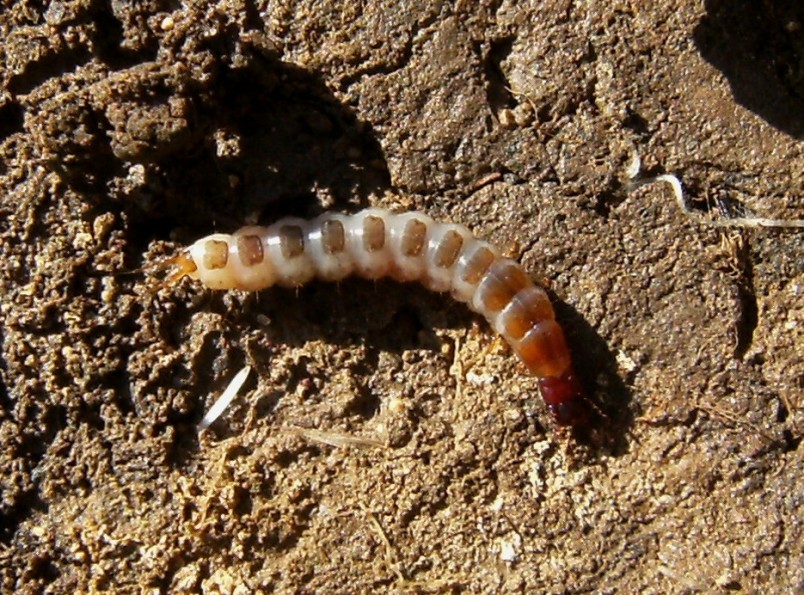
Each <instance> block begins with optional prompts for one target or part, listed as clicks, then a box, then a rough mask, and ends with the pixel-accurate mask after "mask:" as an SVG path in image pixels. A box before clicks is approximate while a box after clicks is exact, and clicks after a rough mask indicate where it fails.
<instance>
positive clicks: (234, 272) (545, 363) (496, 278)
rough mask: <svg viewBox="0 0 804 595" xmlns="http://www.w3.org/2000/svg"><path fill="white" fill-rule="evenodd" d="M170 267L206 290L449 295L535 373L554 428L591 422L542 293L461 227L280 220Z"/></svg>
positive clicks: (196, 247)
mask: <svg viewBox="0 0 804 595" xmlns="http://www.w3.org/2000/svg"><path fill="white" fill-rule="evenodd" d="M171 264H173V265H175V266H176V267H177V271H176V273H175V274H174V275H173V276H172V277H171V278H170V280H169V282H171V281H175V280H178V279H180V278H181V277H184V276H187V277H190V278H192V279H196V280H198V281H200V282H201V283H203V284H204V285H206V286H207V287H210V288H212V289H241V290H246V291H255V290H258V289H264V288H267V287H271V286H272V285H280V286H284V287H298V286H300V285H303V284H304V283H307V282H308V281H310V280H311V279H313V278H318V279H322V280H326V281H339V280H341V279H343V278H344V277H347V276H348V275H351V274H356V275H359V276H361V277H364V278H366V279H378V278H380V277H386V276H389V277H392V278H393V279H396V280H398V281H419V282H421V283H422V284H424V286H425V287H428V288H429V289H431V290H433V291H442V292H443V291H449V292H451V293H452V296H453V297H454V298H455V299H456V300H458V301H461V302H464V303H466V304H468V306H469V308H471V309H472V310H474V311H475V312H478V313H480V314H482V315H483V316H485V317H486V319H487V320H488V321H489V324H491V326H492V327H493V328H494V329H496V330H497V331H498V332H499V333H500V334H501V335H502V336H503V337H504V338H505V340H506V341H507V342H508V343H509V344H510V345H511V347H512V348H513V350H514V352H516V354H517V355H518V356H519V358H520V359H521V360H522V362H523V363H524V364H525V366H526V367H527V368H528V369H529V370H530V371H531V372H533V373H534V374H535V375H536V376H537V377H538V379H539V388H540V390H541V393H542V397H543V398H544V400H545V402H546V404H547V407H548V408H549V410H550V412H551V413H552V415H553V417H554V419H555V420H556V422H557V423H558V424H559V425H573V426H577V425H582V424H584V423H586V421H587V419H588V406H587V402H586V400H585V399H584V397H583V394H582V390H581V386H580V383H579V382H578V380H577V378H576V376H575V373H574V371H573V369H572V364H571V362H570V354H569V351H568V350H567V344H566V341H565V339H564V333H563V331H562V330H561V327H559V325H558V323H557V322H556V320H555V313H554V312H553V307H552V305H551V304H550V300H549V298H548V297H547V294H546V293H545V291H544V289H542V288H541V287H539V286H537V285H535V284H534V283H533V282H532V281H531V279H530V278H529V277H528V275H527V273H526V272H525V270H524V269H523V268H522V267H521V266H520V265H519V263H517V262H516V261H514V260H511V259H509V258H504V257H502V256H501V255H500V252H499V250H497V249H496V248H495V247H494V246H492V245H491V244H489V243H488V242H485V241H483V240H479V239H477V238H475V237H474V236H473V235H472V234H471V233H470V232H469V230H467V229H466V228H465V227H463V226H461V225H455V224H451V223H436V222H435V221H433V220H432V219H431V218H430V217H428V216H427V215H424V214H423V213H419V212H410V213H404V214H393V213H390V212H388V211H386V210H383V209H365V210H363V211H360V212H359V213H356V214H354V215H343V214H337V213H325V214H323V215H321V216H320V217H318V218H317V219H314V220H312V221H304V220H302V219H296V218H286V219H281V220H279V221H277V222H276V223H274V224H273V225H271V226H269V227H258V226H248V227H244V228H242V229H239V230H238V231H236V232H235V233H233V234H213V235H210V236H207V237H205V238H201V239H200V240H198V241H196V242H195V243H194V244H193V245H191V246H190V247H189V248H187V249H185V250H184V251H183V252H182V253H181V254H179V255H178V256H176V257H175V258H174V259H172V261H171Z"/></svg>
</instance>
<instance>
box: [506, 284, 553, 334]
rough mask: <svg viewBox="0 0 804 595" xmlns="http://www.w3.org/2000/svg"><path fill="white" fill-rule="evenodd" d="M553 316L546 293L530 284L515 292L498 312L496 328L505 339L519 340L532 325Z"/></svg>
mask: <svg viewBox="0 0 804 595" xmlns="http://www.w3.org/2000/svg"><path fill="white" fill-rule="evenodd" d="M553 318H555V313H554V312H553V306H552V304H551V303H550V298H548V297H547V293H545V291H544V290H543V289H542V288H541V287H536V286H535V285H534V286H531V287H527V288H525V289H523V290H522V291H520V292H519V293H517V294H516V295H515V296H514V297H513V299H512V300H511V301H510V302H509V303H508V305H507V306H506V307H505V308H504V309H503V311H502V312H500V314H499V318H498V319H497V328H499V329H500V331H501V333H502V334H503V335H504V336H505V337H506V339H509V340H511V339H513V340H519V339H521V338H522V337H523V336H524V335H525V333H527V332H528V331H529V330H530V329H532V328H533V327H534V326H536V325H537V324H539V323H540V322H543V321H545V320H552V319H553Z"/></svg>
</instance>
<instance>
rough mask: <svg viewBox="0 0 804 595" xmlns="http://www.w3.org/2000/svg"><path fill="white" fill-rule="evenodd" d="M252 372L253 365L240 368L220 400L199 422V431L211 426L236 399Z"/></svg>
mask: <svg viewBox="0 0 804 595" xmlns="http://www.w3.org/2000/svg"><path fill="white" fill-rule="evenodd" d="M250 372H251V366H246V367H245V368H243V369H242V370H240V371H239V372H238V373H237V374H236V375H235V377H234V378H232V381H231V382H230V383H229V386H227V387H226V390H224V391H223V393H222V394H221V396H220V397H218V400H217V401H215V403H214V404H213V405H212V407H210V409H209V411H207V414H206V415H205V416H204V419H202V420H201V421H200V422H199V424H198V431H199V432H200V431H202V430H206V429H207V428H208V427H209V426H211V425H212V424H213V423H214V421H215V420H216V419H218V418H219V417H220V416H221V414H222V413H223V412H224V411H225V410H226V408H227V407H228V406H229V404H230V403H231V402H232V401H233V400H234V398H235V397H236V396H237V393H238V392H240V389H241V388H242V387H243V384H244V383H245V382H246V379H247V378H248V375H249V373H250Z"/></svg>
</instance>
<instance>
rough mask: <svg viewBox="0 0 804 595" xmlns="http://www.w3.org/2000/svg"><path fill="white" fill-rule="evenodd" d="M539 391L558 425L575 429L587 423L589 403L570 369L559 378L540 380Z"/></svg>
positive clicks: (551, 377)
mask: <svg viewBox="0 0 804 595" xmlns="http://www.w3.org/2000/svg"><path fill="white" fill-rule="evenodd" d="M539 389H540V390H541V393H542V398H543V399H544V402H545V403H546V404H547V408H548V409H549V410H550V413H551V414H552V416H553V419H555V420H556V423H557V424H558V425H560V426H574V427H575V426H583V425H586V424H587V423H589V417H590V415H589V413H590V412H589V403H588V402H587V401H586V398H585V397H584V394H583V388H582V387H581V384H580V382H578V379H577V378H576V376H575V373H574V372H573V371H572V369H569V370H567V371H566V372H564V373H563V374H562V375H561V376H549V377H547V378H540V379H539Z"/></svg>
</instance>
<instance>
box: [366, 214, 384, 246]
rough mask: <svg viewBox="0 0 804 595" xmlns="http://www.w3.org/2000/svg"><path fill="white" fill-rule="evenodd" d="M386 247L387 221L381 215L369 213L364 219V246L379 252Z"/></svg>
mask: <svg viewBox="0 0 804 595" xmlns="http://www.w3.org/2000/svg"><path fill="white" fill-rule="evenodd" d="M384 247H385V222H384V221H383V220H382V218H381V217H376V216H374V215H369V216H368V217H366V218H365V219H363V248H364V249H365V250H366V252H377V251H378V250H382V249H383V248H384Z"/></svg>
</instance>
